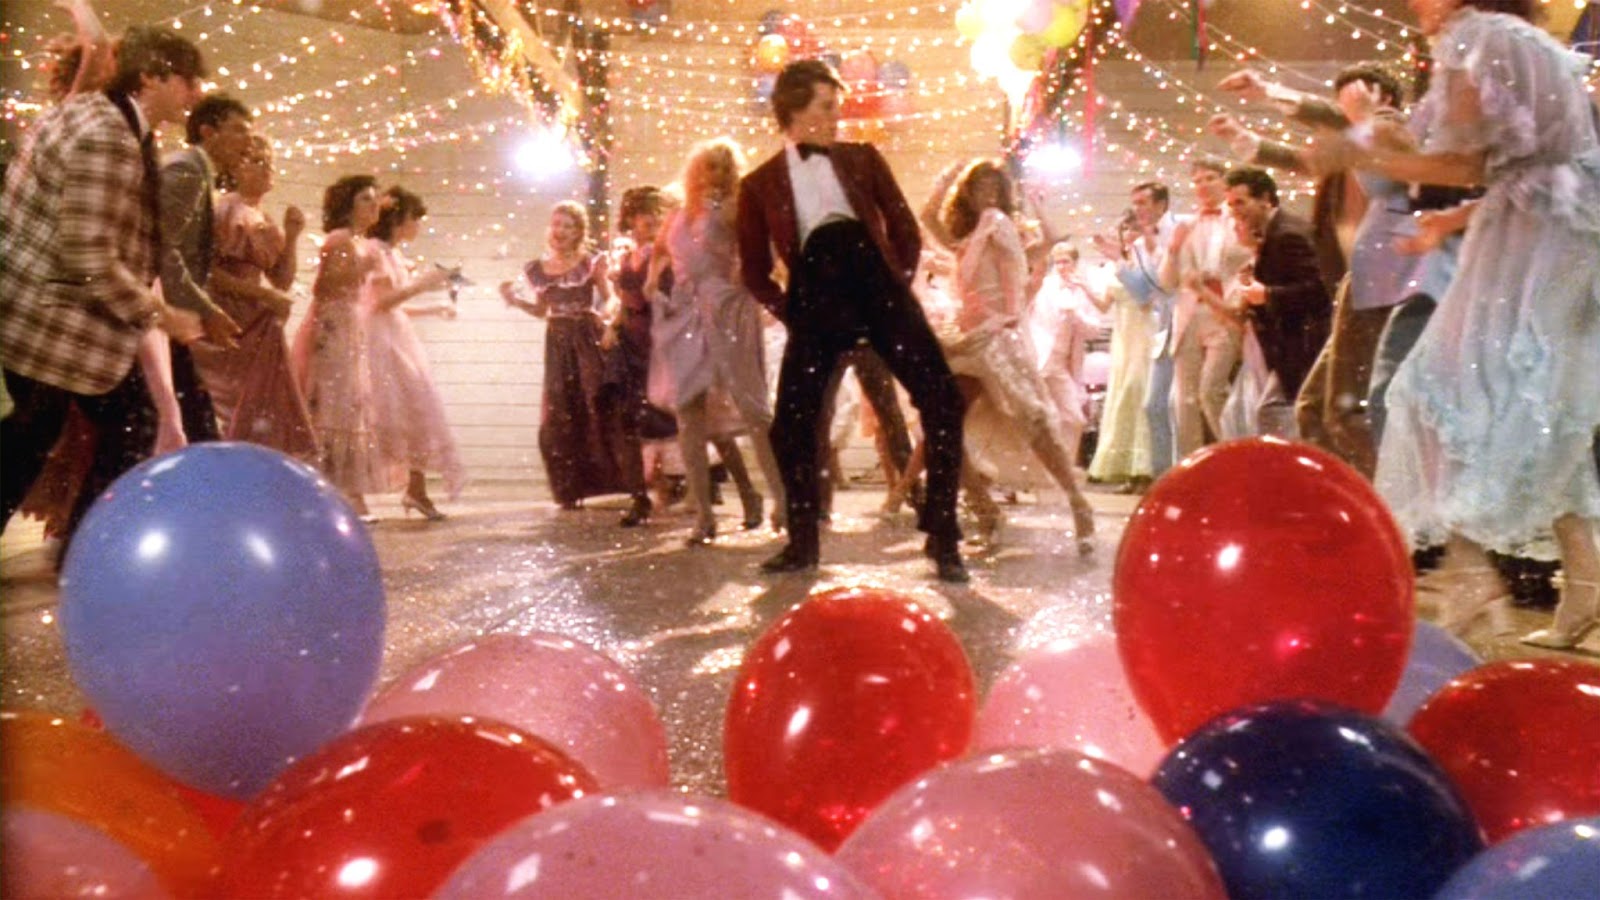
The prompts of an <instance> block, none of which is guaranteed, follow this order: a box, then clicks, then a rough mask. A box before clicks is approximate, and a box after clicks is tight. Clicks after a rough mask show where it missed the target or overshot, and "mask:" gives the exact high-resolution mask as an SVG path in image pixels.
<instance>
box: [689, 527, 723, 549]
mask: <svg viewBox="0 0 1600 900" xmlns="http://www.w3.org/2000/svg"><path fill="white" fill-rule="evenodd" d="M716 538H717V526H716V525H715V524H711V525H696V526H695V527H694V530H693V531H691V532H689V536H688V537H687V538H684V541H683V545H684V546H685V547H708V546H710V545H711V542H712V541H714V540H716Z"/></svg>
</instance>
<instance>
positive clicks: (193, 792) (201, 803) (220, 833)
mask: <svg viewBox="0 0 1600 900" xmlns="http://www.w3.org/2000/svg"><path fill="white" fill-rule="evenodd" d="M172 784H173V787H174V788H175V789H176V790H177V792H178V796H179V797H182V798H183V801H184V802H185V803H187V804H189V808H190V809H192V810H194V811H195V813H196V814H197V815H199V816H200V820H201V821H202V822H205V823H206V828H208V829H210V830H211V833H212V834H213V835H215V836H216V838H217V840H219V841H220V840H222V839H223V838H225V837H227V835H228V832H229V831H232V830H233V826H234V825H235V824H236V823H237V822H238V821H239V816H240V814H241V813H243V812H244V804H243V803H240V802H239V801H238V800H235V799H233V798H232V797H219V796H217V795H216V794H208V793H206V792H205V791H202V790H200V789H199V788H194V787H190V786H188V785H187V784H184V783H183V782H181V781H174V782H172Z"/></svg>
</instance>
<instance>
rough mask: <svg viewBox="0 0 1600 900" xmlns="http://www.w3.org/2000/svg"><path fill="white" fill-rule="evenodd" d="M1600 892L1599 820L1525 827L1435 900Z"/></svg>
mask: <svg viewBox="0 0 1600 900" xmlns="http://www.w3.org/2000/svg"><path fill="white" fill-rule="evenodd" d="M1596 892H1600V817H1594V818H1588V819H1568V820H1566V821H1565V822H1557V823H1555V824H1553V825H1545V826H1542V827H1539V828H1528V829H1524V830H1523V831H1519V832H1517V833H1516V834H1513V835H1512V836H1510V837H1508V838H1506V839H1505V840H1503V841H1501V842H1500V843H1498V844H1495V845H1494V846H1493V847H1490V848H1489V849H1487V850H1485V851H1483V852H1482V853H1480V854H1478V855H1477V856H1475V857H1473V858H1472V862H1469V863H1467V864H1466V865H1465V866H1462V867H1461V868H1460V869H1457V870H1456V873H1455V874H1454V875H1452V876H1450V880H1449V881H1447V882H1445V885H1444V887H1443V888H1440V889H1439V893H1437V894H1434V895H1433V898H1434V900H1549V898H1552V897H1593V896H1595V894H1596Z"/></svg>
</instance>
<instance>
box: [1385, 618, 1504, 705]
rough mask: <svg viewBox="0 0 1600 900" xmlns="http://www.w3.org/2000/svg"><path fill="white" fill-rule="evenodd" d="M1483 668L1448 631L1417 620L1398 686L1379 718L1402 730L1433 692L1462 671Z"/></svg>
mask: <svg viewBox="0 0 1600 900" xmlns="http://www.w3.org/2000/svg"><path fill="white" fill-rule="evenodd" d="M1481 665H1483V660H1482V659H1481V658H1480V657H1479V656H1478V654H1476V653H1474V652H1473V651H1472V648H1471V647H1468V646H1467V645H1466V644H1464V643H1462V642H1461V640H1460V639H1458V638H1456V637H1455V636H1454V635H1452V634H1451V633H1450V632H1448V631H1445V630H1444V629H1443V628H1440V627H1439V626H1437V625H1435V624H1433V623H1432V622H1424V621H1421V620H1420V619H1419V620H1418V621H1417V627H1416V629H1415V630H1414V631H1413V632H1412V633H1411V655H1410V656H1408V657H1407V658H1406V667H1405V670H1404V671H1402V672H1401V673H1400V684H1399V686H1397V687H1396V688H1395V689H1394V696H1392V697H1390V698H1389V705H1388V706H1387V707H1385V708H1384V710H1383V717H1384V718H1385V719H1388V720H1389V721H1390V722H1393V723H1395V724H1396V725H1399V726H1401V727H1402V728H1403V727H1405V725H1406V724H1407V723H1409V722H1410V721H1411V716H1412V714H1413V713H1415V712H1416V711H1417V710H1418V709H1420V708H1421V707H1422V704H1423V703H1424V702H1426V701H1427V699H1428V698H1429V697H1432V696H1433V695H1434V693H1435V692H1437V691H1438V690H1439V689H1440V688H1442V687H1444V686H1445V685H1446V684H1449V683H1450V680H1451V679H1453V678H1455V677H1456V676H1457V675H1460V674H1461V673H1463V672H1466V671H1469V670H1471V669H1476V668H1477V667H1479V666H1481Z"/></svg>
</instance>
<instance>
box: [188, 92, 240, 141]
mask: <svg viewBox="0 0 1600 900" xmlns="http://www.w3.org/2000/svg"><path fill="white" fill-rule="evenodd" d="M234 116H243V117H244V118H245V119H246V120H248V119H249V118H250V108H249V107H247V106H245V105H244V104H243V103H240V102H239V101H237V100H235V99H233V98H232V97H229V96H228V95H227V94H207V95H205V96H204V97H201V98H200V102H199V103H196V104H195V105H194V109H192V110H190V111H189V121H188V122H187V123H186V124H185V125H184V138H185V139H186V140H188V142H189V143H191V144H198V143H200V140H201V138H202V137H203V136H202V135H201V134H200V129H201V128H203V127H210V128H211V129H212V130H213V131H214V130H216V129H218V128H221V127H222V123H223V122H226V121H228V120H229V119H231V118H233V117H234Z"/></svg>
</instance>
